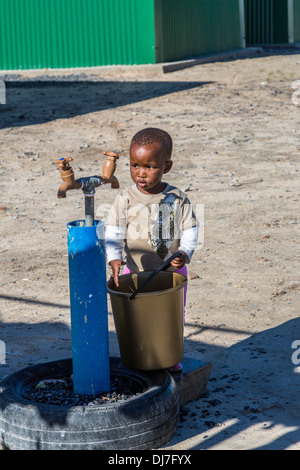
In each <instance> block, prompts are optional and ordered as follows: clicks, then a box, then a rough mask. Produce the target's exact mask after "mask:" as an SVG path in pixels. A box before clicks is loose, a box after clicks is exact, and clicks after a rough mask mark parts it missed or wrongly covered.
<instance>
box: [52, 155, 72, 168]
mask: <svg viewBox="0 0 300 470" xmlns="http://www.w3.org/2000/svg"><path fill="white" fill-rule="evenodd" d="M72 161H73V158H72V157H68V158H60V159H59V160H55V162H54V163H55V165H58V168H59V169H60V170H62V171H67V170H70V168H71V167H70V165H69V162H72Z"/></svg>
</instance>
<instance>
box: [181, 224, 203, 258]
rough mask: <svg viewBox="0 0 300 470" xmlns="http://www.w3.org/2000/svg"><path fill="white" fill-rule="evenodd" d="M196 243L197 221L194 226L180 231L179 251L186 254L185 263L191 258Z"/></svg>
mask: <svg viewBox="0 0 300 470" xmlns="http://www.w3.org/2000/svg"><path fill="white" fill-rule="evenodd" d="M197 243H198V223H197V224H196V225H195V227H192V228H188V229H186V230H183V231H182V234H181V241H180V246H179V248H178V250H179V251H183V252H184V254H185V255H186V258H187V259H186V263H189V262H190V261H191V259H192V256H193V254H194V251H195V249H196V247H197Z"/></svg>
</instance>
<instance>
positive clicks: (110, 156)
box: [102, 152, 119, 180]
mask: <svg viewBox="0 0 300 470" xmlns="http://www.w3.org/2000/svg"><path fill="white" fill-rule="evenodd" d="M103 154H104V155H106V160H105V162H104V164H103V168H102V178H104V179H107V180H110V179H111V178H112V176H113V174H114V172H115V171H116V167H117V164H116V160H117V159H118V158H119V155H118V154H117V153H116V152H103Z"/></svg>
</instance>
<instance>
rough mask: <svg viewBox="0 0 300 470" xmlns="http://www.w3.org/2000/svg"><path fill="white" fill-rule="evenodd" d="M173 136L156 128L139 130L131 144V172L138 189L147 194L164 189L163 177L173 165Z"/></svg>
mask: <svg viewBox="0 0 300 470" xmlns="http://www.w3.org/2000/svg"><path fill="white" fill-rule="evenodd" d="M172 147H173V144H172V138H171V136H170V135H169V134H168V133H167V132H165V131H163V130H161V129H156V128H151V127H150V128H146V129H142V130H141V131H139V132H137V133H136V134H135V135H134V137H133V138H132V141H131V145H130V173H131V177H132V179H133V181H134V182H135V183H136V185H137V187H138V189H139V190H140V191H141V192H143V193H146V194H155V193H158V192H161V191H162V188H163V183H161V179H162V176H163V174H164V173H167V172H168V171H170V169H171V167H172V161H171V155H172Z"/></svg>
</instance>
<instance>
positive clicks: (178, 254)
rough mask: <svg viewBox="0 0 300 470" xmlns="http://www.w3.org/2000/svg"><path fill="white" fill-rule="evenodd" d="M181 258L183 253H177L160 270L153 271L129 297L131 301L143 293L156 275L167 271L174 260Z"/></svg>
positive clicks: (159, 267)
mask: <svg viewBox="0 0 300 470" xmlns="http://www.w3.org/2000/svg"><path fill="white" fill-rule="evenodd" d="M179 256H181V251H177V252H176V253H174V255H172V256H170V258H168V259H167V260H166V261H164V262H163V263H162V264H161V265H160V266H158V268H156V270H155V271H153V272H152V273H151V274H150V276H149V277H147V279H146V280H145V281H144V282H143V284H142V285H141V286H140V287H138V288H137V289H136V290H135V291H134V292H133V293H132V294H131V296H130V297H129V300H133V299H134V298H135V296H136V295H137V294H138V293H139V292H141V290H143V289H144V287H145V286H146V285H147V284H148V282H150V281H151V280H152V279H153V278H154V277H155V276H156V274H158V273H160V271H165V270H166V269H168V267H169V266H170V264H171V262H172V261H173V259H174V258H178V257H179Z"/></svg>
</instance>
